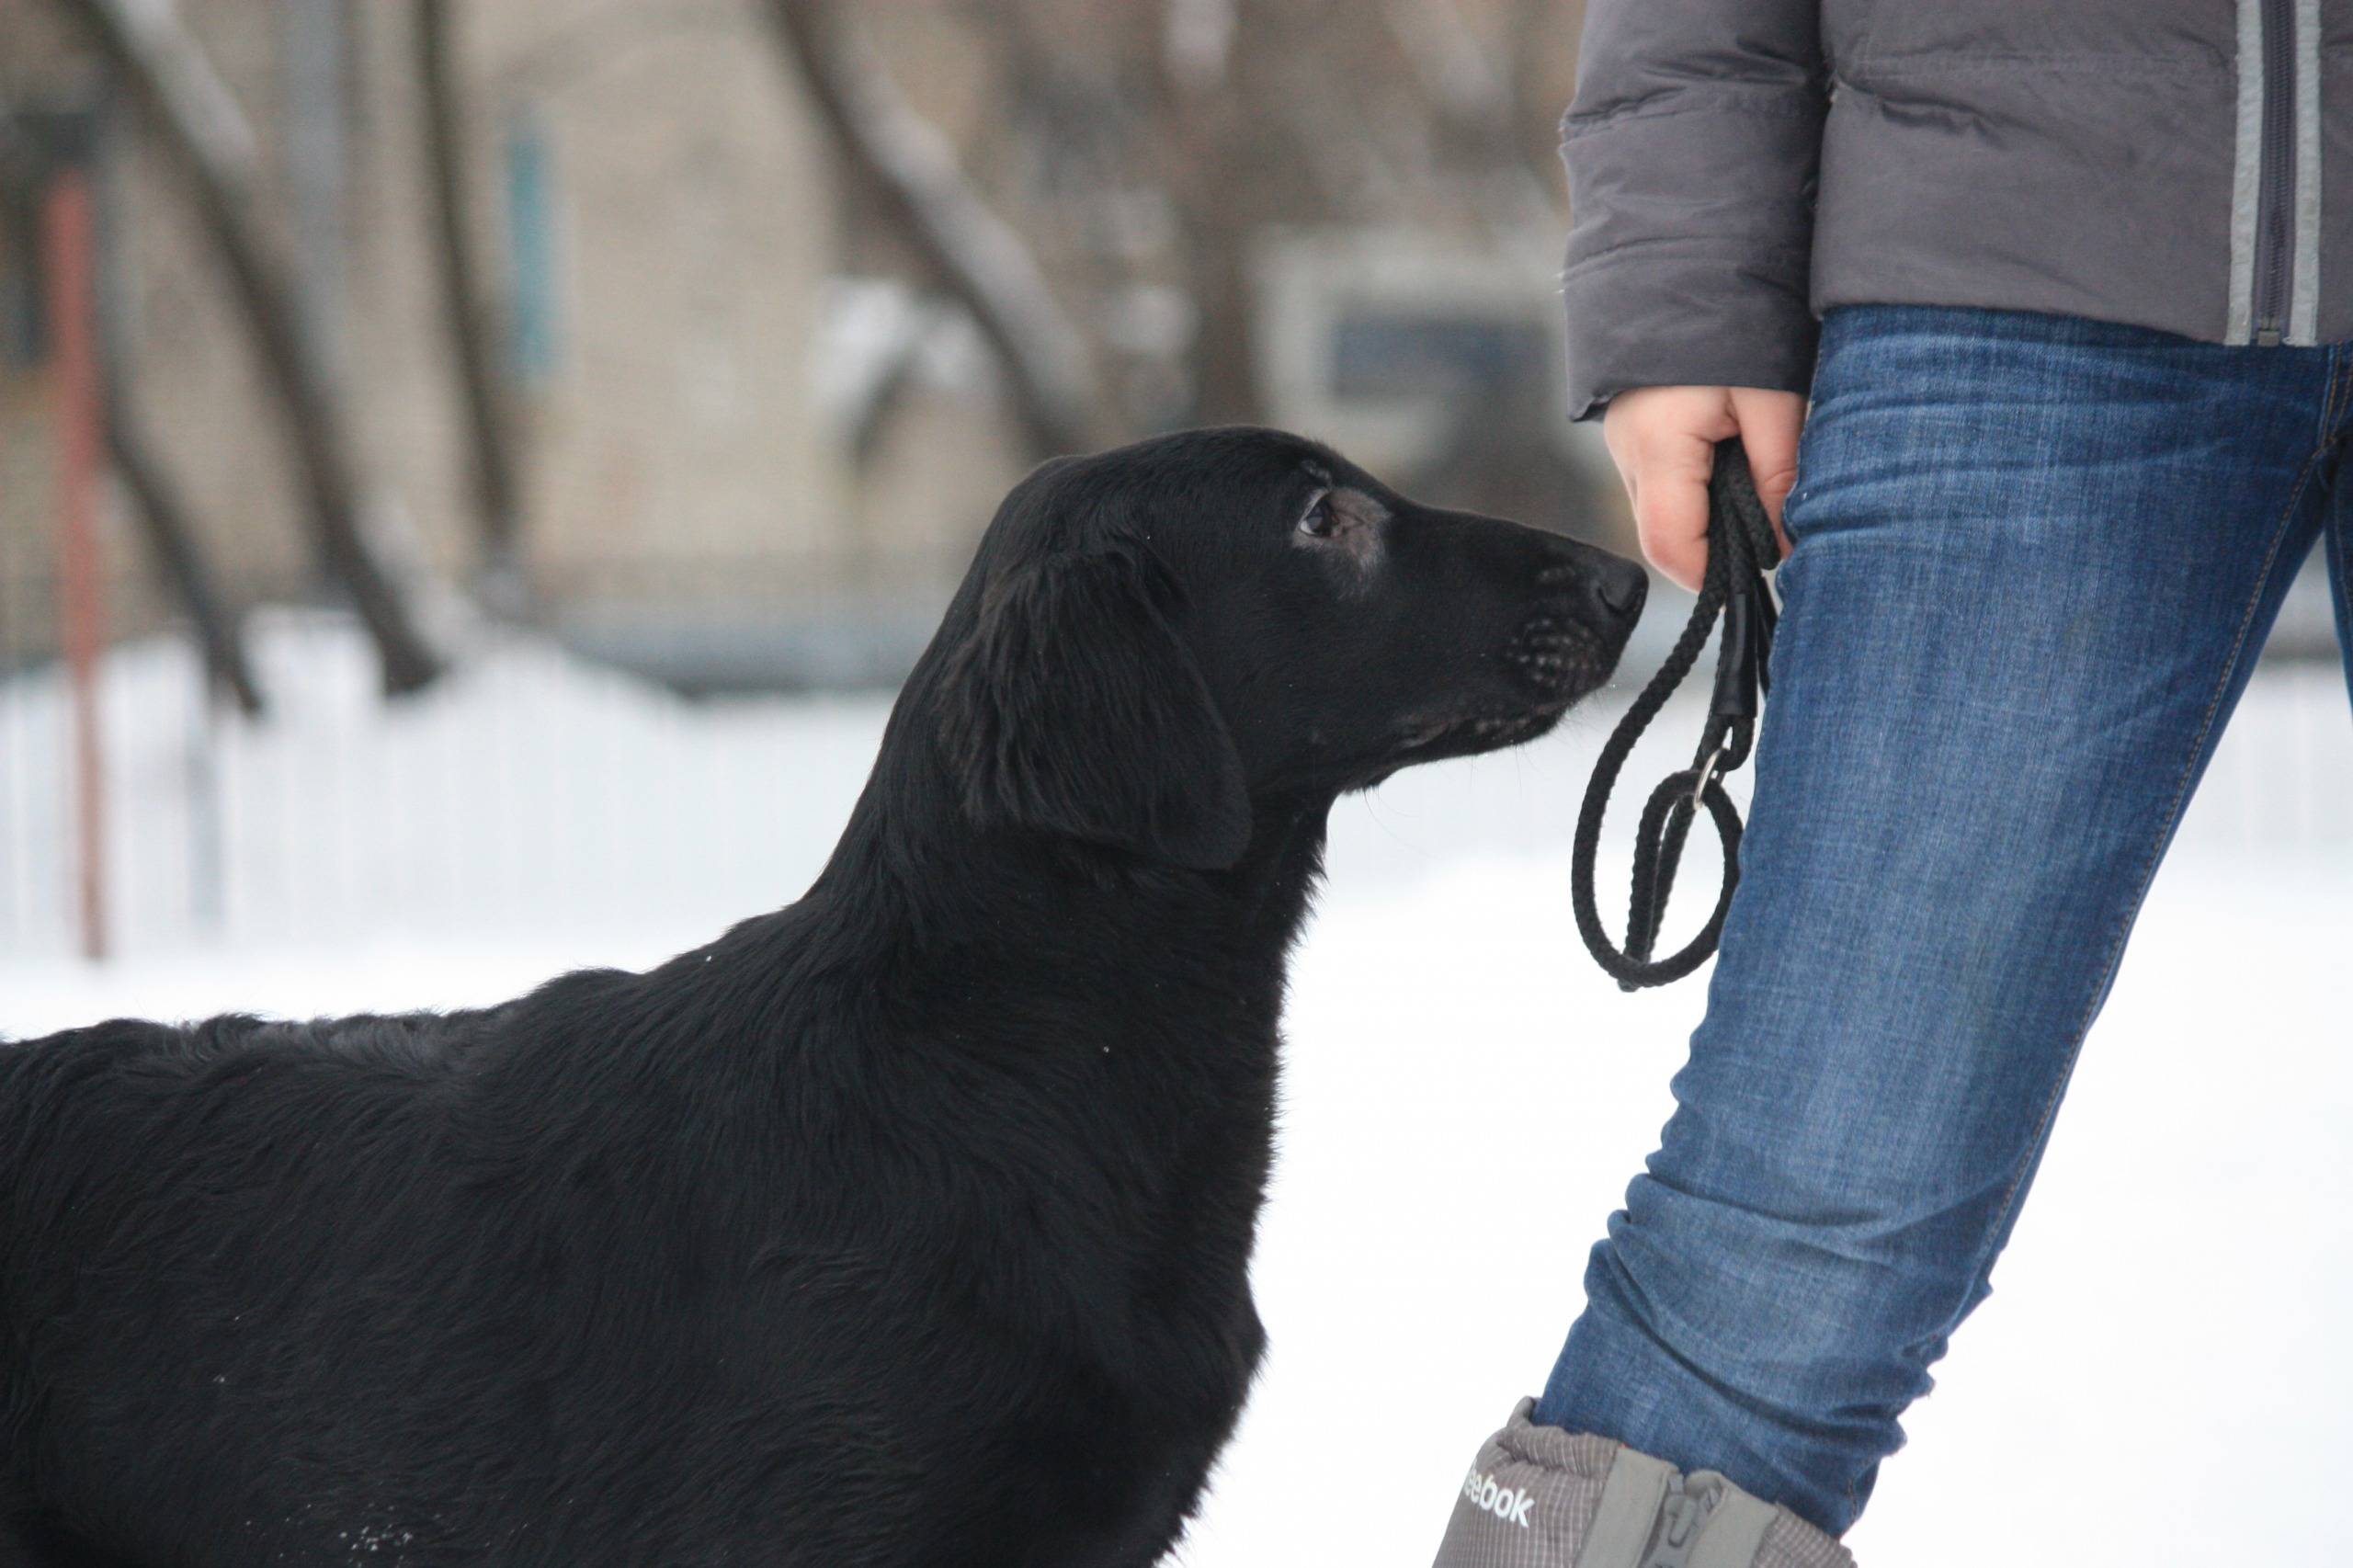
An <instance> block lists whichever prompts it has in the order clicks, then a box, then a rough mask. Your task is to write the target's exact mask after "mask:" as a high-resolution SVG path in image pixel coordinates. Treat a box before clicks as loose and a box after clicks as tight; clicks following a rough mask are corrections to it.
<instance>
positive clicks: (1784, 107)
mask: <svg viewBox="0 0 2353 1568" xmlns="http://www.w3.org/2000/svg"><path fill="white" fill-rule="evenodd" d="M1819 3H1820V0H1590V3H1589V5H1588V6H1587V8H1586V23H1585V41H1584V45H1583V47H1582V49H1581V51H1580V52H1579V56H1578V62H1577V93H1576V102H1575V104H1574V106H1573V107H1572V108H1570V110H1569V114H1568V118H1567V119H1566V120H1565V121H1563V126H1562V142H1561V151H1562V156H1563V159H1564V160H1565V162H1566V163H1567V165H1568V170H1569V202H1570V209H1571V219H1572V222H1571V224H1570V231H1569V253H1568V262H1567V266H1566V267H1565V268H1564V269H1563V273H1562V284H1563V294H1564V295H1565V297H1566V300H1567V304H1568V372H1569V409H1570V413H1571V415H1573V416H1574V417H1575V418H1579V419H1583V418H1586V417H1587V416H1589V415H1593V414H1596V413H1598V412H1599V411H1600V408H1601V406H1602V405H1603V404H1604V403H1607V402H1608V399H1609V398H1610V397H1611V396H1612V395H1613V394H1615V393H1617V392H1625V391H1628V390H1630V389H1631V388H1634V387H1645V386H1681V385H1698V386H1746V387H1774V388H1779V389H1783V390H1786V391H1790V392H1803V391H1805V390H1806V386H1807V383H1808V381H1810V380H1811V378H1812V375H1813V349H1814V335H1815V322H1814V319H1813V309H1812V307H1811V305H1810V304H1809V302H1808V298H1807V274H1808V272H1809V270H1810V264H1811V252H1812V249H1813V192H1814V173H1815V166H1816V165H1817V164H1818V162H1819V161H1820V154H1821V148H1822V122H1823V117H1824V110H1825V108H1826V105H1827V97H1828V95H1827V92H1826V90H1825V85H1824V68H1823V63H1822V54H1821V42H1820V13H1819Z"/></svg>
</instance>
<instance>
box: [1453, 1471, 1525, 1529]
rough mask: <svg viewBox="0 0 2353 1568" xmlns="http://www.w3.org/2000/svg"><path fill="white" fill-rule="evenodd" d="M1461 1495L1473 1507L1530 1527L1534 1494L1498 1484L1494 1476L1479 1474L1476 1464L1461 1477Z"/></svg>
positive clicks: (1519, 1525) (1522, 1527)
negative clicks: (1467, 1499)
mask: <svg viewBox="0 0 2353 1568" xmlns="http://www.w3.org/2000/svg"><path fill="white" fill-rule="evenodd" d="M1462 1495H1464V1496H1465V1497H1468V1498H1470V1499H1471V1505H1472V1506H1473V1507H1476V1508H1484V1509H1486V1510H1487V1512H1489V1513H1490V1514H1493V1515H1495V1517H1497V1518H1499V1519H1502V1520H1505V1521H1506V1522H1507V1523H1510V1524H1515V1525H1518V1527H1519V1528H1521V1529H1527V1528H1530V1527H1529V1523H1528V1511H1529V1509H1530V1508H1533V1507H1534V1506H1536V1494H1534V1493H1532V1492H1522V1491H1520V1490H1518V1489H1517V1488H1515V1487H1510V1486H1498V1485H1496V1484H1495V1477H1494V1476H1492V1475H1483V1474H1481V1473H1480V1471H1479V1467H1478V1466H1476V1465H1472V1467H1471V1473H1470V1474H1468V1475H1466V1476H1464V1477H1463V1478H1462Z"/></svg>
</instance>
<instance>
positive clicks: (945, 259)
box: [767, 0, 1120, 457]
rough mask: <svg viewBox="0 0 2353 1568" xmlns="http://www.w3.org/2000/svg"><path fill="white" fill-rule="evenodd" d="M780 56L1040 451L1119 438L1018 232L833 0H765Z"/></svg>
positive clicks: (1078, 343)
mask: <svg viewBox="0 0 2353 1568" xmlns="http://www.w3.org/2000/svg"><path fill="white" fill-rule="evenodd" d="M767 14H768V17H769V18H770V20H771V21H772V22H773V23H774V26H775V34H776V39H777V43H778V46H779V52H780V53H781V54H782V55H783V57H784V60H785V62H786V64H787V65H788V67H789V68H790V70H791V71H792V72H793V74H794V75H795V77H796V79H797V80H798V81H799V82H800V83H801V86H802V88H803V90H804V91H805V92H806V93H807V94H808V97H809V100H810V103H811V104H812V106H813V108H815V109H816V111H817V116H818V119H821V120H822V121H823V122H824V126H825V128H826V130H827V131H829V132H831V134H832V136H833V139H834V141H835V143H836V144H837V145H838V146H839V147H840V149H841V152H842V155H843V157H844V158H845V159H846V160H847V162H848V164H849V165H850V166H851V167H852V169H854V170H855V171H856V172H857V175H858V177H859V178H861V179H863V180H865V181H866V182H867V183H868V184H869V185H870V187H872V188H873V189H874V191H875V192H876V193H877V195H878V196H880V198H881V201H882V205H883V209H884V210H885V211H886V212H887V213H888V214H889V216H890V218H891V221H892V222H893V223H894V224H896V225H897V227H898V229H899V231H900V233H902V234H903V235H904V237H905V238H906V240H907V243H908V244H910V245H911V246H912V247H913V248H914V250H915V253H916V255H917V256H920V257H922V259H923V262H924V265H925V266H926V267H927V268H928V269H929V270H930V272H931V273H932V274H933V276H934V277H935V278H937V280H938V284H939V286H940V288H942V289H943V290H946V291H947V292H948V293H949V294H950V295H951V296H953V297H954V298H955V299H956V301H958V302H959V303H961V305H962V306H963V307H964V308H965V309H966V310H967V311H969V312H971V313H972V320H973V322H974V324H976V325H978V326H979V328H980V331H981V335H982V336H983V338H984V339H985V340H986V341H987V343H988V345H989V347H990V349H991V351H992V352H993V353H994V354H995V357H996V360H997V363H998V365H999V366H1000V367H1001V369H1003V371H1004V374H1005V379H1006V385H1007V387H1008V388H1009V390H1010V392H1011V395H1012V399H1013V404H1014V409H1015V412H1016V414H1017V415H1018V417H1019V419H1020V422H1021V426H1022V429H1023V430H1024V432H1025V433H1026V434H1027V436H1028V437H1029V443H1030V445H1031V446H1032V447H1033V448H1034V449H1036V451H1037V454H1038V455H1039V456H1040V457H1046V456H1051V455H1052V454H1055V453H1058V452H1072V451H1084V450H1086V449H1089V448H1092V447H1096V446H1100V445H1102V444H1104V443H1105V442H1106V441H1108V440H1112V439H1116V438H1117V437H1118V435H1119V434H1120V431H1119V422H1118V421H1117V419H1116V418H1115V417H1114V416H1113V415H1112V413H1111V409H1110V405H1109V403H1108V401H1107V400H1106V398H1105V396H1104V394H1103V392H1102V390H1101V388H1100V386H1099V385H1098V384H1097V380H1096V373H1095V366H1094V362H1093V357H1092V355H1091V354H1090V353H1089V352H1088V349H1087V345H1086V338H1085V337H1084V336H1083V335H1081V334H1080V333H1079V331H1078V329H1077V328H1076V327H1075V326H1074V325H1073V324H1071V321H1070V319H1069V318H1068V317H1067V316H1066V315H1065V314H1064V313H1063V309H1062V307H1061V305H1060V304H1059V303H1057V302H1056V301H1055V300H1054V297H1053V294H1052V292H1051V290H1050V289H1049V288H1048V287H1047V284H1046V279H1045V276H1044V274H1043V273H1042V272H1040V269H1039V267H1038V264H1037V261H1036V259H1035V258H1034V257H1033V256H1031V255H1030V254H1029V249H1028V247H1027V246H1025V245H1024V244H1022V242H1021V239H1020V237H1019V236H1018V235H1017V234H1016V233H1014V232H1013V231H1012V230H1011V229H1010V228H1008V227H1007V226H1006V223H1005V222H1004V221H1003V220H1002V219H1000V218H999V217H997V215H996V214H995V212H993V211H991V210H989V208H988V206H987V204H986V203H984V202H983V201H982V199H980V197H979V196H978V195H977V194H976V193H975V192H974V191H973V189H972V186H971V185H970V183H968V182H967V181H966V179H965V178H964V176H963V173H962V171H961V170H960V169H959V168H958V167H957V166H956V161H955V158H954V157H953V156H952V154H951V153H950V152H949V148H948V146H947V145H946V143H945V142H943V141H942V139H941V137H940V135H939V133H938V131H935V130H934V129H933V128H932V127H931V126H930V125H929V124H927V123H926V121H925V120H924V119H922V117H921V116H919V115H917V114H916V113H915V110H914V109H913V108H910V107H909V106H908V104H907V103H906V102H905V100H904V99H903V98H902V97H900V96H899V92H898V89H897V88H896V86H894V85H892V82H891V80H890V78H889V77H888V76H887V75H885V74H883V71H882V69H881V65H880V64H879V63H878V62H875V61H873V60H871V59H870V58H868V57H867V55H866V54H865V53H864V52H863V51H861V50H859V49H858V47H857V46H856V45H855V43H854V42H853V40H851V38H850V37H849V34H848V30H847V28H846V27H845V25H844V23H843V20H842V16H841V11H840V8H839V6H837V5H836V4H835V0H767Z"/></svg>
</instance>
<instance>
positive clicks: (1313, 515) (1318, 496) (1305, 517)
mask: <svg viewBox="0 0 2353 1568" xmlns="http://www.w3.org/2000/svg"><path fill="white" fill-rule="evenodd" d="M1299 531H1300V532H1302V533H1303V534H1313V535H1314V536H1315V537H1316V538H1317V539H1324V538H1326V537H1327V536H1329V535H1330V533H1331V531H1332V493H1331V492H1330V491H1328V490H1319V491H1317V492H1316V493H1315V494H1313V495H1311V496H1309V497H1308V498H1307V510H1306V511H1304V512H1302V513H1301V514H1300V517H1299Z"/></svg>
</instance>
